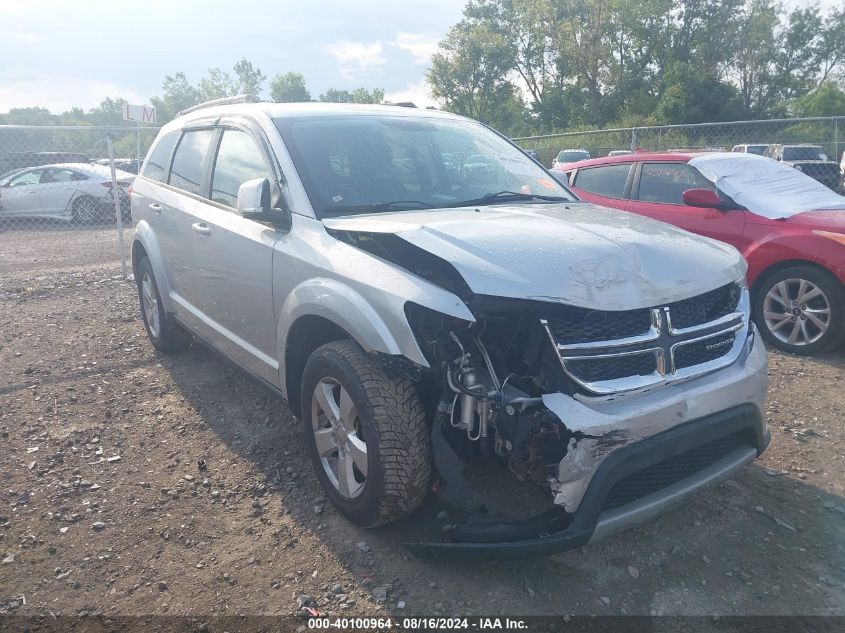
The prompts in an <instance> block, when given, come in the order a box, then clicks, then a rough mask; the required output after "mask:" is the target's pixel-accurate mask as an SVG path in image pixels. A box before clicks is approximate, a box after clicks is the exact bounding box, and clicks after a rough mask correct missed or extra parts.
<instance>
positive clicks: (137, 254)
mask: <svg viewBox="0 0 845 633" xmlns="http://www.w3.org/2000/svg"><path fill="white" fill-rule="evenodd" d="M146 256H147V251H146V249H145V248H144V245H143V244H141V242H137V241H136V242H132V272H133V273H135V272H136V271H137V270H138V264H139V263H140V262H141V260H142V259H143V258H144V257H146Z"/></svg>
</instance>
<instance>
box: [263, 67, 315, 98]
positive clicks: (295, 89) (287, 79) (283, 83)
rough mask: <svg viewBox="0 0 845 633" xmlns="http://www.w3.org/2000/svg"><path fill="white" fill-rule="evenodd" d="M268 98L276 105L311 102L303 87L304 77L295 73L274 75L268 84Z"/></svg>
mask: <svg viewBox="0 0 845 633" xmlns="http://www.w3.org/2000/svg"><path fill="white" fill-rule="evenodd" d="M270 98H271V99H272V100H273V101H275V102H276V103H299V102H303V101H311V93H310V92H308V88H307V87H306V86H305V75H303V74H302V73H295V72H288V73H285V74H284V75H276V76H275V77H273V80H272V81H271V82H270Z"/></svg>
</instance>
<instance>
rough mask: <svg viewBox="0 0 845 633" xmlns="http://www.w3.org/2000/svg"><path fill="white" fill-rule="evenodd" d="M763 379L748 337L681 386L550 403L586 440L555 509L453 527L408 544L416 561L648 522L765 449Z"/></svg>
mask: <svg viewBox="0 0 845 633" xmlns="http://www.w3.org/2000/svg"><path fill="white" fill-rule="evenodd" d="M766 375H767V363H766V350H765V348H764V346H763V345H762V342H761V341H759V340H758V341H757V342H756V345H753V338H752V339H751V340H750V341H749V345H748V349H746V350H744V352H743V354H742V356H741V357H740V358H739V359H738V360H737V362H735V363H734V364H733V365H731V366H729V367H727V368H725V369H722V370H720V371H718V372H714V373H712V374H709V375H706V376H702V377H699V378H696V379H693V380H690V381H688V382H685V383H680V384H675V385H666V386H663V387H661V388H659V389H654V390H653V391H650V392H648V393H639V394H636V395H629V396H625V397H620V398H616V399H612V400H611V399H580V400H579V399H573V398H571V397H568V396H565V395H563V394H552V395H549V396H546V397H544V404H545V406H546V407H547V408H548V409H549V411H550V412H552V413H553V414H554V415H556V416H557V417H558V418H559V419H560V420H561V422H562V423H563V424H565V425H566V426H567V427H568V428H570V429H571V430H575V431H580V432H581V433H582V434H583V436H582V439H580V440H578V442H576V443H574V444H572V445H571V447H570V452H569V453H568V454H567V456H566V457H565V458H564V459H563V460H562V461H561V463H560V465H559V467H558V477H557V479H556V480H555V481H554V482H553V483H552V488H553V490H554V491H555V494H556V498H555V501H556V503H557V504H558V510H557V512H552V513H549V514H547V515H544V516H542V517H537V518H535V519H532V520H530V521H527V522H523V523H518V524H517V523H496V524H486V525H478V526H459V527H458V528H457V529H456V530H454V531H453V533H452V540H451V541H449V542H443V543H417V544H410V545H409V547H410V548H411V550H412V551H414V552H415V553H416V554H418V555H421V556H439V555H443V556H448V557H450V558H454V557H459V556H470V557H476V556H482V557H484V556H486V557H497V558H507V557H520V558H524V557H526V556H541V555H547V554H550V553H553V552H558V551H563V550H568V549H574V548H576V547H580V546H582V545H584V544H586V543H587V542H588V541H590V540H592V539H597V538H600V537H603V536H606V535H607V534H609V533H611V532H614V531H616V530H619V529H622V528H625V527H628V526H630V525H633V524H636V523H641V522H643V521H646V520H648V519H650V518H651V517H653V516H654V515H655V514H657V513H659V512H660V511H662V510H663V509H664V508H666V507H667V506H669V505H671V504H672V503H673V502H675V501H677V500H680V499H682V498H684V497H686V496H687V495H688V494H690V493H691V492H693V491H695V490H697V489H699V488H701V487H702V486H705V485H707V484H710V483H714V482H716V481H720V480H722V479H724V478H726V477H729V476H730V475H732V474H733V473H734V472H736V471H737V470H739V469H740V468H741V467H742V466H744V465H745V464H747V463H748V462H750V461H752V460H753V459H754V458H755V457H756V456H758V455H759V454H760V453H762V452H763V450H765V448H766V446H767V445H768V442H769V432H768V428H767V426H766V422H765V418H764V413H763V411H764V402H765V397H766ZM579 443H580V446H579V445H578V444H579ZM573 457H574V459H572V458H573Z"/></svg>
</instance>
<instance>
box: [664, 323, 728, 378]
mask: <svg viewBox="0 0 845 633" xmlns="http://www.w3.org/2000/svg"><path fill="white" fill-rule="evenodd" d="M734 340H736V334H735V333H734V332H729V333H728V334H723V335H719V336H713V337H710V338H706V339H704V340H703V341H696V342H695V343H687V344H686V345H679V346H678V348H677V349H676V350H675V369H684V368H685V367H692V366H693V365H700V364H702V363H708V362H710V361H711V360H716V359H717V358H721V357H722V356H724V355H725V354H727V353H728V352H729V351H731V348H732V347H733V344H734Z"/></svg>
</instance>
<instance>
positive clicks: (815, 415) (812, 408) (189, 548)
mask: <svg viewBox="0 0 845 633" xmlns="http://www.w3.org/2000/svg"><path fill="white" fill-rule="evenodd" d="M116 248H117V245H116V240H115V233H114V232H113V231H110V230H107V229H103V230H89V231H68V232H64V231H48V232H24V231H19V230H15V229H13V228H12V229H9V228H8V227H6V228H3V227H0V450H2V455H3V459H2V461H0V561H2V562H0V615H6V614H10V613H15V614H17V615H30V614H44V613H48V612H49V613H53V614H64V615H73V614H78V613H89V614H90V613H106V614H110V615H139V614H169V615H177V614H178V615H215V614H216V615H232V614H284V615H286V614H294V613H296V612H297V611H298V610H299V607H300V606H301V605H302V604H303V603H306V604H311V605H313V606H315V607H316V608H317V609H319V610H320V611H321V612H324V613H329V614H356V615H377V614H385V613H387V612H392V613H395V614H428V615H431V614H443V615H455V614H463V615H472V614H480V613H483V614H497V613H501V614H511V615H516V614H525V615H527V614H549V615H553V614H570V613H571V614H600V615H601V614H645V615H648V614H660V615H664V614H665V615H699V614H724V615H732V614H736V615H746V614H775V615H779V614H840V615H841V614H845V586H843V581H844V580H845V557H843V544H845V539H844V538H843V537H845V499H843V494H845V476H843V474H845V464H843V459H845V458H843V455H845V452H844V451H843V449H845V430H843V422H842V419H843V412H845V390H843V386H845V353H843V352H842V351H840V352H838V353H835V354H831V355H828V356H824V357H820V358H812V359H809V358H797V357H792V356H788V355H784V354H779V353H774V352H772V353H770V379H771V382H770V401H769V416H770V424H771V429H772V444H771V447H770V449H769V450H768V451H767V453H766V454H765V455H764V456H763V457H762V458H761V459H760V460H758V461H757V462H756V463H755V464H753V465H751V466H749V467H747V468H746V469H745V470H744V471H743V472H742V473H741V474H740V475H739V476H738V477H736V478H735V479H733V480H731V481H728V482H726V483H724V484H722V485H721V486H718V487H715V488H712V489H710V490H707V491H705V492H703V493H701V494H699V495H698V496H696V497H695V498H693V499H691V500H689V501H688V502H687V503H685V504H684V505H682V506H680V507H678V508H676V509H674V510H673V511H671V512H669V513H667V514H665V515H664V516H662V517H661V518H659V519H658V520H656V521H654V522H653V523H652V524H650V525H648V526H646V527H642V528H639V529H635V530H631V531H628V532H624V533H621V534H617V535H614V536H613V537H610V538H608V539H606V540H605V541H602V542H599V543H596V544H592V545H589V546H587V547H585V548H583V549H581V550H578V551H574V552H569V553H564V554H559V555H556V556H553V557H550V558H547V559H541V560H529V561H523V562H519V561H518V562H508V563H496V562H477V563H462V564H457V563H431V562H425V561H421V560H418V559H416V558H414V557H412V556H411V555H410V554H409V553H408V552H407V551H406V550H405V549H404V548H403V546H402V542H403V541H404V540H406V539H408V538H409V535H411V534H412V530H413V527H414V526H413V523H415V522H416V521H406V522H405V523H404V524H398V525H394V526H389V527H386V528H381V529H378V530H374V531H367V530H362V529H359V528H356V527H354V526H352V525H351V524H349V523H348V522H346V521H345V520H344V519H343V518H341V517H340V516H339V515H338V514H337V513H336V512H334V510H333V509H332V508H331V506H330V505H329V504H328V503H327V500H326V498H325V497H324V496H323V495H322V493H321V491H320V488H319V486H318V484H317V481H316V478H315V477H314V475H313V472H312V468H311V465H310V463H308V462H307V460H306V459H305V457H304V456H303V444H302V441H301V437H300V433H299V426H298V423H297V422H296V421H295V420H294V419H293V417H292V416H291V414H290V412H289V411H288V409H287V408H286V406H285V405H284V403H282V402H280V401H278V400H277V399H275V398H274V397H273V396H272V395H271V394H270V393H269V392H267V391H266V390H264V389H263V388H262V387H260V386H257V385H255V384H254V383H253V382H251V381H250V380H249V379H248V378H246V377H245V375H244V374H242V373H241V372H240V371H239V370H237V369H236V368H235V367H233V366H232V365H231V364H229V363H228V362H226V361H225V360H222V359H220V358H219V357H217V356H216V355H214V354H213V353H212V352H210V351H209V350H208V349H206V348H204V347H202V346H200V345H195V346H193V347H192V348H191V349H189V350H188V351H186V352H184V353H180V354H177V355H172V356H161V355H159V354H157V353H155V352H154V351H153V348H152V347H151V346H150V345H149V344H148V342H147V340H146V337H145V335H144V330H143V327H142V325H141V322H140V320H139V314H138V308H137V299H136V296H135V292H134V287H133V286H132V285H131V284H130V283H128V282H126V281H122V280H120V278H119V271H120V269H119V266H118V264H117V262H116V259H115V253H116ZM427 512H429V513H430V512H431V509H430V508H427V507H424V508H423V510H422V513H421V515H420V516H422V517H425V516H426V513H427ZM306 598H307V599H306Z"/></svg>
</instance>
